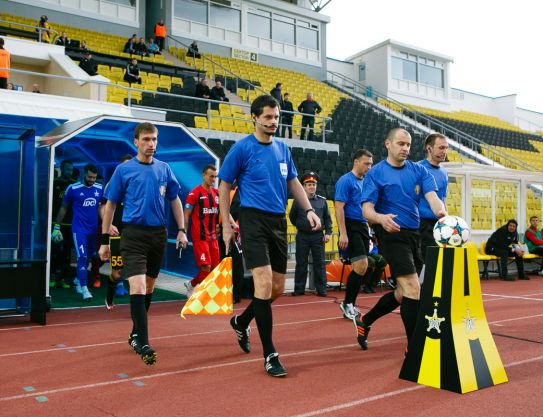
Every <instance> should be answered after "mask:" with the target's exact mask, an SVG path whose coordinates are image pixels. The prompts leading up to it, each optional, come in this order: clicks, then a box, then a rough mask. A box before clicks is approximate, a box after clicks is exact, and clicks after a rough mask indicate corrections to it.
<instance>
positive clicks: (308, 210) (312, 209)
mask: <svg viewBox="0 0 543 417" xmlns="http://www.w3.org/2000/svg"><path fill="white" fill-rule="evenodd" d="M310 211H312V212H313V213H315V209H314V208H313V207H311V208H308V209H307V210H306V211H305V214H307V213H309V212H310Z"/></svg>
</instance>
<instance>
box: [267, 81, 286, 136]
mask: <svg viewBox="0 0 543 417" xmlns="http://www.w3.org/2000/svg"><path fill="white" fill-rule="evenodd" d="M282 88H283V84H281V83H277V84H275V87H274V88H272V89H271V91H270V95H271V96H272V97H273V98H274V99H276V100H277V102H278V103H279V108H280V109H282V108H283V94H282V93H281V89H282ZM282 120H283V118H282V116H280V117H279V127H278V128H277V132H275V136H279V137H280V136H281V124H282Z"/></svg>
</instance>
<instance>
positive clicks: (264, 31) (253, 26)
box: [247, 13, 271, 39]
mask: <svg viewBox="0 0 543 417" xmlns="http://www.w3.org/2000/svg"><path fill="white" fill-rule="evenodd" d="M247 20H248V23H249V25H248V26H249V35H251V36H258V37H259V38H266V39H270V38H271V19H270V18H269V17H264V16H258V15H256V14H253V13H247Z"/></svg>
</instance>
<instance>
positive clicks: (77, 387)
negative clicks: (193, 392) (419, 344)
mask: <svg viewBox="0 0 543 417" xmlns="http://www.w3.org/2000/svg"><path fill="white" fill-rule="evenodd" d="M404 338H405V337H404V336H402V337H389V338H386V339H380V340H376V341H375V344H378V343H384V342H390V341H393V340H398V339H404ZM355 346H358V343H351V344H348V345H338V346H331V347H327V348H321V349H311V350H303V351H300V352H292V353H285V354H282V355H281V357H290V356H302V355H310V354H314V353H322V352H327V351H331V350H339V349H347V348H353V347H355ZM252 362H262V358H255V359H245V360H241V361H234V362H225V363H217V364H214V365H208V366H199V367H197V368H188V369H180V370H177V371H170V372H160V373H157V374H152V375H141V376H136V377H133V378H124V379H114V380H109V381H103V382H96V383H94V384H85V385H75V386H71V387H64V388H56V389H50V390H45V391H39V392H32V393H27V394H19V395H12V396H9V397H0V402H1V401H12V400H19V399H22V398H28V397H38V396H42V395H50V394H57V393H59V392H68V391H77V390H83V389H90V388H96V387H104V386H108V385H115V384H122V383H127V382H132V381H142V380H145V379H155V378H161V377H166V376H173V375H179V374H186V373H189V372H199V371H205V370H210V369H217V368H224V367H227V366H235V365H242V364H247V363H252Z"/></svg>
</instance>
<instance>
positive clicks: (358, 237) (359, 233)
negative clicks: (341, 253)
mask: <svg viewBox="0 0 543 417" xmlns="http://www.w3.org/2000/svg"><path fill="white" fill-rule="evenodd" d="M345 228H346V229H347V238H348V239H349V246H347V256H348V257H349V260H350V261H351V262H355V261H359V260H360V259H364V258H367V257H368V252H369V251H370V233H369V231H368V225H367V223H362V222H361V221H360V220H352V219H345Z"/></svg>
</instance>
